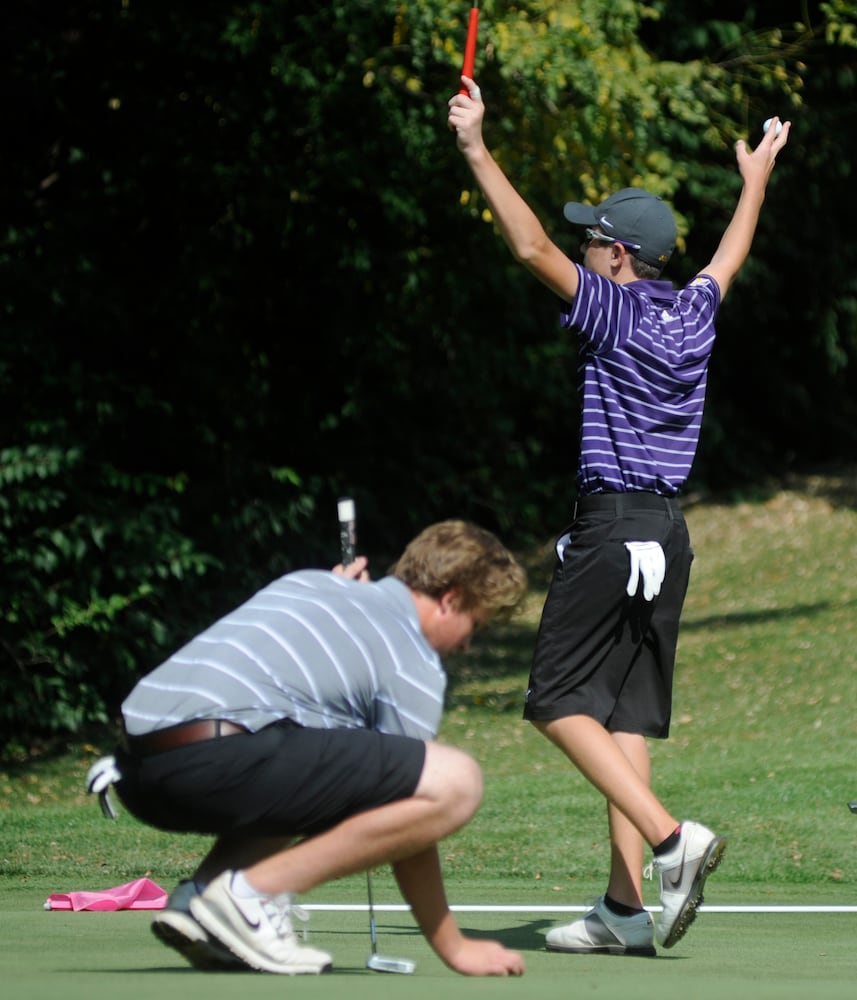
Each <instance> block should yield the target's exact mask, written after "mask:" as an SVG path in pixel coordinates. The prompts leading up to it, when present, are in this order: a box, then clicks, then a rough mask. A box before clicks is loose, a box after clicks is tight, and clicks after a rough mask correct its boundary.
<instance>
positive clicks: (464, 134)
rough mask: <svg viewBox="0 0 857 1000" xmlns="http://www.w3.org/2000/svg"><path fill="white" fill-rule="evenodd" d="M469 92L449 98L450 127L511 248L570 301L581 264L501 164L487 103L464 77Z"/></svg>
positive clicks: (519, 259) (515, 254) (520, 258)
mask: <svg viewBox="0 0 857 1000" xmlns="http://www.w3.org/2000/svg"><path fill="white" fill-rule="evenodd" d="M461 79H462V82H463V83H464V85H465V87H466V88H467V94H456V95H455V96H454V97H452V98H451V99H450V101H449V116H448V119H447V121H448V124H449V128H450V129H451V130H452V131H453V132H455V134H456V143H457V145H458V148H459V150H460V151H461V153H462V154H463V156H464V159H465V160H466V161H467V165H468V166H469V167H470V170H471V172H472V173H473V177H474V179H475V180H476V183H477V184H478V185H479V187H480V189H481V191H482V193H483V195H484V196H485V200H486V201H487V202H488V207H489V208H490V209H491V212H492V214H493V216H494V218H495V220H496V222H497V225H498V227H499V229H500V233H501V234H502V236H503V239H504V240H505V242H506V245H507V246H508V247H509V250H510V251H511V252H512V255H513V257H514V258H515V259H516V260H517V261H520V263H522V264H523V265H524V266H525V267H527V268H528V269H529V270H530V271H532V273H533V274H534V275H535V276H536V277H537V278H538V279H539V281H541V282H542V283H543V284H545V285H547V286H548V288H550V289H551V290H552V291H554V292H555V293H556V294H557V295H559V296H560V298H562V299H564V300H565V301H567V302H571V301H572V299H573V298H574V297H575V295H577V289H578V285H579V276H578V273H577V268H576V267H575V265H574V264H573V263H572V261H571V260H569V258H568V257H567V256H566V255H565V254H564V253H563V252H562V250H561V249H560V248H559V247H558V246H557V245H556V244H555V243H553V242H552V241H551V239H550V238H549V237H548V235H547V233H546V232H545V230H544V228H543V226H542V224H541V223H540V222H539V220H538V218H537V217H536V215H535V213H534V212H533V210H532V209H531V208H530V206H529V205H528V204H527V203H526V202H525V201H524V199H523V198H522V197H521V196H520V194H518V192H517V191H516V190H515V188H514V187H513V186H512V183H511V182H510V181H509V179H508V178H507V177H506V175H505V174H504V173H503V171H502V170H501V169H500V166H499V164H498V163H497V161H496V160H495V159H494V157H493V156H492V155H491V153H490V152H489V150H488V148H487V146H486V145H485V142H484V140H483V138H482V120H483V117H484V115H485V105H484V103H483V102H482V95H481V93H480V90H479V88H478V87H477V86H476V84H475V83H474V82H473V80H471V79H470V78H469V77H466V76H462V78H461Z"/></svg>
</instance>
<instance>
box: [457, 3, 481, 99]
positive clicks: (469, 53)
mask: <svg viewBox="0 0 857 1000" xmlns="http://www.w3.org/2000/svg"><path fill="white" fill-rule="evenodd" d="M478 30H479V5H478V4H475V3H474V4H473V6H472V7H471V8H470V20H469V21H468V22H467V42H466V44H465V46H464V65H463V66H462V67H461V75H462V76H469V77H470V79H471V80H472V79H473V64H474V63H475V62H476V34H477V32H478ZM467 92H468V91H467V88H466V87H462V88H461V90H459V94H466V93H467Z"/></svg>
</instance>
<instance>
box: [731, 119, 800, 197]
mask: <svg viewBox="0 0 857 1000" xmlns="http://www.w3.org/2000/svg"><path fill="white" fill-rule="evenodd" d="M779 121H780V119H779V118H772V119H771V125H770V128H769V129H768V131H767V132H766V133H765V135H764V137H763V138H762V141H761V142H760V143H759V145H758V146H756V148H755V149H754V150H752V152H751V151H750V149H749V148H748V147H747V143H746V142H745V141H744V140H743V139H739V140H738V142H736V143H735V155H736V156H737V158H738V169H739V171H740V172H741V176H742V177H743V178H744V183H745V184H746V185H748V186H752V185H753V184H754V183H757V184H758V183H760V184H761V185H762V187H764V186H766V185H767V183H768V178H769V177H770V176H771V171H772V170H773V169H774V163H775V162H776V159H777V153H779V151H780V150H781V149H782V148H783V146H785V144H786V143H787V142H788V141H789V132H790V131H791V127H792V123H791V122H783V123H782V125H783V127H782V131H779V130H778V128H777V125H778V123H779ZM778 131H779V135H778V134H777V132H778Z"/></svg>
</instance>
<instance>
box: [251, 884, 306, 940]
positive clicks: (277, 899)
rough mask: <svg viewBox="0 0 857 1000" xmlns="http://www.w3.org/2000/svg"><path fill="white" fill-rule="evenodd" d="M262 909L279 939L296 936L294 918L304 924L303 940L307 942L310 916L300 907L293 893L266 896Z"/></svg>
mask: <svg viewBox="0 0 857 1000" xmlns="http://www.w3.org/2000/svg"><path fill="white" fill-rule="evenodd" d="M262 909H263V910H264V911H265V913H266V914H267V917H268V919H269V920H270V921H271V924H272V925H273V927H274V930H275V931H276V933H277V935H278V936H279V937H281V938H287V937H289V936H291V935H292V934H294V927H293V926H292V919H291V918H292V917H295V918H296V919H298V920H300V921H301V923H302V924H303V927H302V928H301V930H302V934H301V936H302V937H303V940H304V941H306V940H307V938H308V937H309V928H308V926H307V925H308V923H309V914H308V913H307V911H306V910H305V909H304V908H303V907H302V906H298V904H297V903H296V902H295V901H294V896H292V895H291V893H285V894H283V895H282V896H266V897H265V899H263V900H262Z"/></svg>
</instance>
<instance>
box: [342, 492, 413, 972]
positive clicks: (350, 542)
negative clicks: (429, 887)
mask: <svg viewBox="0 0 857 1000" xmlns="http://www.w3.org/2000/svg"><path fill="white" fill-rule="evenodd" d="M336 511H337V515H338V517H339V548H340V552H341V556H342V565H343V566H348V565H350V564H351V563H353V562H354V557H355V555H356V548H357V514H356V509H355V507H354V501H353V500H352V499H351V497H341V498H340V500H339V502H338V503H337V505H336ZM366 895H367V897H368V899H369V937H370V939H371V941H372V954H371V955H370V956H369V958H367V959H366V968H367V969H372V970H373V972H400V973H402V974H403V975H406V976H409V975H410V974H411V973H412V972H413V971H414V969H415V968H416V967H417V965H416V962H412V961H411V959H409V958H391V957H390V956H389V955H379V954H378V935H377V933H376V930H375V902H374V900H373V898H372V873H371V872H368V871H367V872H366Z"/></svg>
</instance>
